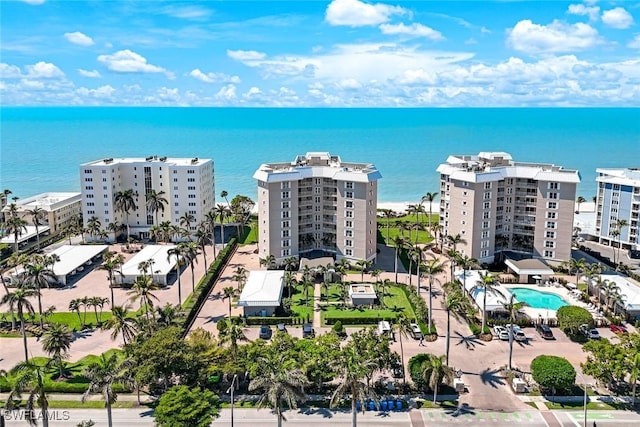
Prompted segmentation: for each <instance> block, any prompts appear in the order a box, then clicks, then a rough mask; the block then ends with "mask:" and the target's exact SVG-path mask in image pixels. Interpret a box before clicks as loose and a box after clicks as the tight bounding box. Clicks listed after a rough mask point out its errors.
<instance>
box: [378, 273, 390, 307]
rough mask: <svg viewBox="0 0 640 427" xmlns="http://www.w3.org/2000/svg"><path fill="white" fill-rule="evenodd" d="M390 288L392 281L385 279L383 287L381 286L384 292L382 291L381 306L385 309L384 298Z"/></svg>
mask: <svg viewBox="0 0 640 427" xmlns="http://www.w3.org/2000/svg"><path fill="white" fill-rule="evenodd" d="M390 286H391V280H389V279H384V280H383V281H382V285H381V288H382V290H381V291H380V305H382V307H384V297H385V295H386V290H387V288H388V287H390Z"/></svg>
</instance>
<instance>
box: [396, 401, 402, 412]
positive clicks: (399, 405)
mask: <svg viewBox="0 0 640 427" xmlns="http://www.w3.org/2000/svg"><path fill="white" fill-rule="evenodd" d="M396 411H402V400H396Z"/></svg>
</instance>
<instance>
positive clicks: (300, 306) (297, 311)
mask: <svg viewBox="0 0 640 427" xmlns="http://www.w3.org/2000/svg"><path fill="white" fill-rule="evenodd" d="M291 311H293V313H294V315H295V316H297V317H300V318H302V319H309V320H312V319H313V288H312V287H309V302H308V304H307V303H306V301H305V295H304V289H303V287H302V286H295V287H294V288H293V296H292V297H291Z"/></svg>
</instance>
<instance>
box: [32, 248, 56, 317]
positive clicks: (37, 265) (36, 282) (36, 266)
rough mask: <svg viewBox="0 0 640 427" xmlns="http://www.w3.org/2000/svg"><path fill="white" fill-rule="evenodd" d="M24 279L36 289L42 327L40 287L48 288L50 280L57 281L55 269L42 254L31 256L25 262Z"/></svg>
mask: <svg viewBox="0 0 640 427" xmlns="http://www.w3.org/2000/svg"><path fill="white" fill-rule="evenodd" d="M24 268H25V271H24V279H25V282H26V284H27V285H28V286H29V287H31V288H33V289H35V290H36V291H37V292H36V296H37V297H38V314H39V315H40V327H42V293H41V292H40V289H42V288H43V287H46V288H48V287H49V282H50V281H54V282H55V281H57V279H56V276H55V274H53V271H51V269H49V266H48V265H47V264H46V263H45V259H44V258H43V257H42V256H40V255H34V256H31V257H29V261H28V262H27V263H26V264H24Z"/></svg>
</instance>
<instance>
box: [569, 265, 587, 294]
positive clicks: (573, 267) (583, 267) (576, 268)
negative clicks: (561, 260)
mask: <svg viewBox="0 0 640 427" xmlns="http://www.w3.org/2000/svg"><path fill="white" fill-rule="evenodd" d="M586 268H587V262H586V261H585V260H584V258H580V259H576V258H571V260H570V261H569V269H570V271H575V275H576V287H577V286H578V280H579V279H580V273H583V272H584V271H585V270H586Z"/></svg>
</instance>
